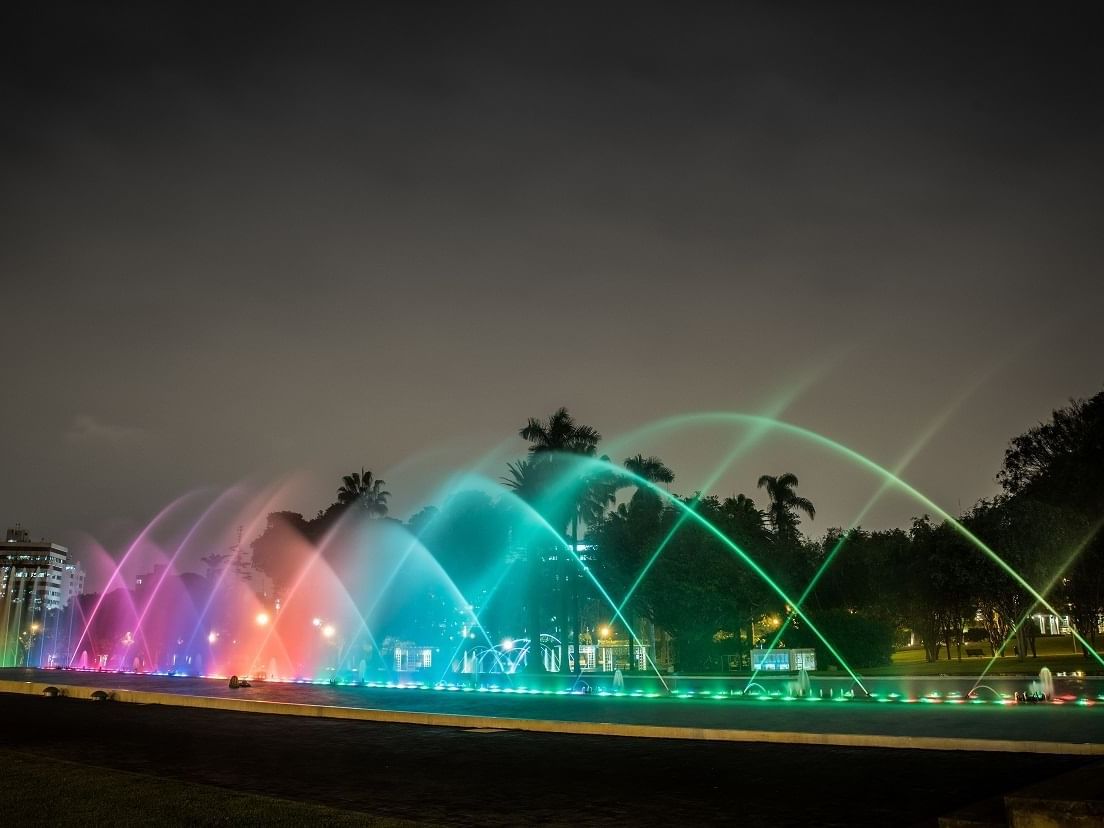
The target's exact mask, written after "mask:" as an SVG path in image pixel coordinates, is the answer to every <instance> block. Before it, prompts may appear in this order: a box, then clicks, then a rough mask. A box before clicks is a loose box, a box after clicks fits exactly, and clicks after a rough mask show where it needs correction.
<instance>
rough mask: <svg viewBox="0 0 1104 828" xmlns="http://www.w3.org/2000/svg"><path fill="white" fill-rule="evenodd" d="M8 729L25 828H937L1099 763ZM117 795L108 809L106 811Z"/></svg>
mask: <svg viewBox="0 0 1104 828" xmlns="http://www.w3.org/2000/svg"><path fill="white" fill-rule="evenodd" d="M0 721H3V722H4V727H3V732H2V742H0V764H2V765H3V767H4V768H5V769H6V773H5V778H6V781H9V782H10V780H11V779H12V778H13V776H12V774H15V775H16V776H18V777H19V778H20V779H22V782H21V783H20V785H23V786H26V787H24V788H23V790H25V791H32V792H33V791H38V792H39V796H33V795H31V796H28V795H23V796H20V797H15V798H14V799H13V798H11V797H10V796H9V795H8V794H5V803H4V811H3V822H4V824H8V825H32V824H54V819H55V818H59V817H60V818H62V822H63V824H77V823H78V822H80V823H81V824H84V825H93V824H102V823H103V822H107V821H110V822H112V823H113V824H128V823H129V824H143V823H145V824H149V823H151V822H158V823H161V824H189V825H196V824H238V825H241V824H262V823H265V824H279V823H282V824H289V825H290V824H298V825H307V824H356V823H357V822H359V821H360V820H361V819H363V820H364V821H365V822H366V823H368V824H378V823H379V822H381V821H382V822H383V823H384V824H393V823H391V820H392V819H394V820H411V821H416V822H422V823H431V824H448V825H455V824H483V825H487V824H490V825H517V824H522V823H542V824H548V823H555V824H564V825H567V824H572V825H599V824H633V825H639V824H665V825H688V824H699V825H700V824H720V823H728V824H741V825H772V826H778V825H879V826H887V825H912V824H934V819H935V818H936V817H937V816H938V815H940V814H945V813H947V812H949V811H951V810H954V809H955V808H957V807H959V806H961V805H964V804H967V803H969V802H972V801H975V800H978V799H982V798H985V797H988V796H992V795H995V794H998V793H1002V792H1006V791H1010V790H1013V789H1016V788H1019V787H1023V786H1024V785H1026V784H1028V783H1030V782H1032V781H1036V780H1038V779H1043V778H1046V777H1049V776H1053V775H1056V774H1059V773H1062V772H1065V771H1067V770H1070V769H1072V768H1075V767H1078V766H1080V765H1084V764H1087V761H1088V760H1086V759H1083V758H1077V757H1056V756H1042V755H1021V754H1002V753H987V754H974V753H953V752H948V753H942V752H930V751H901V750H882V749H846V748H825V747H800V746H770V745H752V744H733V743H708V742H682V741H666V740H644V739H627V738H617V737H592V736H560V735H552V734H535V733H524V732H516V731H470V730H456V729H448V728H437V727H429V726H418V725H394V724H376V723H370V722H352V721H340V720H328V719H318V718H299V717H292V716H264V715H257V714H247V713H229V712H223V711H214V710H192V709H184V708H171V707H161V706H156V705H153V706H141V705H134V704H120V703H113V702H102V703H101V702H90V701H83V700H73V699H61V698H58V699H46V698H40V697H34V696H15V695H0ZM70 763H77V764H70ZM103 769H110V770H103ZM117 771H125V772H129V773H124V774H120V773H117ZM132 774H139V775H138V776H135V775H132ZM50 779H55V780H57V781H58V782H61V783H62V785H61V790H62V791H63V792H64V791H67V793H61V794H60V795H59V793H58V792H57V788H55V787H54V786H53V785H52V784H51V783H50V781H49V780H50ZM33 780H38V782H35V783H34V784H33V785H31V784H30V783H31V781H33ZM182 783H188V784H182ZM197 786H198V787H197ZM231 791H233V792H234V793H231ZM103 798H108V799H109V800H110V802H109V803H108V805H107V806H106V807H100V808H98V809H92V803H96V802H97V801H99V800H101V799H103ZM287 800H293V801H294V802H287ZM166 803H168V804H170V805H172V807H168V808H167V807H166ZM173 803H179V805H174V804H173ZM296 803H301V804H296ZM101 804H102V803H101ZM319 806H326V807H325V808H323V807H319ZM330 809H337V810H330ZM105 811H106V812H107V813H105Z"/></svg>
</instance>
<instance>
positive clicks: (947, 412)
mask: <svg viewBox="0 0 1104 828" xmlns="http://www.w3.org/2000/svg"><path fill="white" fill-rule="evenodd" d="M967 393H968V392H967ZM965 396H966V395H965V394H964V395H963V396H962V397H960V398H959V399H958V400H956V401H955V402H954V403H953V404H952V405H949V406H947V407H946V408H945V409H943V411H942V413H940V415H939V416H938V417H936V418H935V420H934V421H932V423H931V424H930V425H929V426H928V427H927V428H926V429H925V430H924V433H923V434H922V435H920V438H919V439H918V440H917V441H916V442H915V443H913V444H912V447H911V448H910V449H909V450H908V451H907V452H906V453H905V456H904V457H902V458H901V461H900V462H899V463H898V464H897V467H896V468H895V469H894V470H893V474H894V475H895V476H896V475H900V474H901V472H902V471H904V470H905V469H906V468H907V467H908V465H909V463H911V462H912V461H913V459H915V457H916V455H917V454H919V453H920V450H921V449H922V448H924V446H926V445H927V444H928V441H929V440H931V438H932V437H933V436H935V434H936V432H937V431H939V429H940V428H942V427H943V424H944V423H946V422H947V420H948V418H949V417H950V416H951V414H952V413H953V412H954V411H955V409H956V408H958V406H959V404H960V403H961V402H962V399H964V398H965ZM890 485H891V484H890V481H888V480H883V481H882V485H881V486H879V487H878V491H876V492H875V493H874V495H873V496H872V497H871V498H870V499H869V500H868V501H867V502H866V504H865V505H864V506H863V507H862V509H860V510H859V514H858V515H857V516H856V517H855V519H854V520H853V521H852V522H851V527H852V528H854V527H855V526H857V525H859V524H860V523H861V522H862V519H863V518H864V517H866V514H867V512H869V511H870V510H871V509H872V508H873V507H874V504H875V503H877V502H878V500H879V498H881V496H882V494H884V493H885V491H886V489H888V488H890ZM847 539H848V535H847V533H844V534H843V535H842V536H841V537H840V539H839V541H838V542H837V543H836V545H835V546H834V547H833V548H832V551H831V552H829V553H828V557H826V558H825V559H824V562H823V563H822V564H821V565H820V567H819V568H818V569H817V571H816V572H815V573H813V578H812V580H811V581H809V585H808V586H807V587H805V591H804V592H802V593H801V597H800V598H798V599H797V603H798V604H799V605H802V606H804V604H805V599H807V598H808V597H809V595H810V594H811V593H812V591H813V590H814V589H816V585H817V584H818V583H820V579H821V578H822V577H823V576H824V573H825V572H827V571H828V567H829V566H831V565H832V562H833V561H834V560H835V559H836V555H838V554H839V553H840V550H842V549H843V547H844V544H846V543H847ZM792 621H793V615H792V614H790V615H787V616H786V620H785V621H783V622H782V624H781V626H779V628H778V632H776V633H775V634H774V638H773V639H771V643H770V646H768V647H767V652H766V655H765V656H764V657H763V658H764V661H765V660H766V658H767V657H768V656H770V654H771V653H773V652H774V648H775V647H777V646H778V642H779V641H781V640H782V635H783V634H784V633H785V632H786V630H787V629H789V626H790V623H791V622H792ZM759 673H760V669H759V668H756V669H755V670H754V671H753V672H752V674H751V678H750V679H749V680H748V683H747V687H745V688H744V692H745V693H746V692H747V691H748V688H750V687H751V685H752V684H754V683H755V679H756V678H757V677H758V675H759Z"/></svg>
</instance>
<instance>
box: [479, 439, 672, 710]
mask: <svg viewBox="0 0 1104 828" xmlns="http://www.w3.org/2000/svg"><path fill="white" fill-rule="evenodd" d="M567 456H568V457H571V458H575V457H578V455H567ZM599 465H601V466H602V467H603V468H606V467H608V466H609V465H612V464H606V463H601V462H600V461H599ZM613 468H616V467H615V466H614V467H613ZM476 477H477V478H478V476H476ZM484 480H485V482H487V483H492V482H493V481H490V480H486V479H485V478H484ZM494 485H495V486H496V490H497V491H499V492H501V491H502V487H501V485H499V484H494ZM506 496H507V497H510V498H512V499H513V500H514V501H515V502H517V503H518V504H519V505H520V506H521V508H522V509H524V510H525V511H526V512H528V513H529V514H531V515H532V516H533V517H534V518H535V519H536V520H537V522H538V524H539V525H541V526H543V527H544V528H546V529H547V530H548V532H549V534H551V535H552V537H554V538H555V539H556V543H557V544H559V545H560V546H562V547H563V548H564V549H565V550H567V552H568V553H569V554H570V555H571V557H573V558H574V559H575V563H577V564H578V565H579V568H580V569H582V570H583V572H585V573H586V576H587V577H588V578H589V579H590V582H591V583H592V584H594V586H595V587H596V588H597V589H598V591H599V592H600V593H601V594H602V597H603V598H605V599H606V603H608V604H609V605H610V607H612V608H613V612H614V615H616V616H617V617H618V618H620V619H621V623H622V624H624V625H625V629H626V630H628V631H629V635H631V636H632V637H633V638H635V639H636V640H637V641H639V640H640V636H638V635H637V634H636V633H635V632H634V631H633V628H632V627H630V626H629V622H628V620H627V619H626V618H625V616H624V615H622V614H621V611H620V610H619V609H617V604H616V603H614V600H613V598H611V597H610V594H609V593H608V592H606V589H605V587H603V586H602V582H601V581H599V580H598V579H597V578H596V577H595V576H594V573H593V572H591V571H590V567H588V566H587V565H586V564H585V563H583V560H582V558H580V557H579V555H578V553H576V551H575V550H574V549H572V548H571V544H570V543H568V542H567V541H566V540H564V538H563V536H562V535H561V534H560V533H559V531H558V530H557V529H556V527H554V526H553V525H552V524H551V523H549V522H548V521H547V520H545V518H544V516H543V515H542V514H541V513H540V512H538V511H537V510H536V509H535V508H533V506H532V505H531V504H529V503H526V502H525V501H524V500H522V499H521V498H520V497H518V496H517V495H516V494H514V493H513V492H511V491H509V490H507V491H506ZM575 623H576V624H578V623H579V622H578V619H576V621H575ZM533 632H534V633H537V642H536V643H537V658H540V632H539V631H538V630H534V631H533ZM529 641H530V645H529V646H530V647H532V641H533V637H532V636H530V637H529ZM564 652H565V653H566V652H567V650H566V642H565V649H564ZM629 657H630V659H631V657H632V653H631V652H630V653H629ZM575 658H576V659H578V658H579V653H575ZM644 658H646V659H647V660H648V663H649V664H651V665H652V669H653V670H655V674H656V677H657V678H658V679H659V681H660V683H661V684H662V685H663V687H664V689H667V690H669V689H670V688H669V687H667V682H666V681H664V680H663V674H662V673H660V671H659V668H658V667H657V666H656V664H655V662H654V661H653V660H652V659H651V657H650V656H649V655H648V651H647V650H645V651H644ZM563 666H564V669H566V668H567V665H566V664H565V665H563Z"/></svg>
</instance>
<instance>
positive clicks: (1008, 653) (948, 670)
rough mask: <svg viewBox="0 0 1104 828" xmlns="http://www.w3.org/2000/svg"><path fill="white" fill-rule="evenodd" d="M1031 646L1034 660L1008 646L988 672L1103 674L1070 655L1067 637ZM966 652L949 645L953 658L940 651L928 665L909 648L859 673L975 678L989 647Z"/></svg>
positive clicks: (1087, 661) (1094, 665)
mask: <svg viewBox="0 0 1104 828" xmlns="http://www.w3.org/2000/svg"><path fill="white" fill-rule="evenodd" d="M1035 647H1036V650H1037V652H1038V654H1039V655H1038V658H1033V657H1031V656H1028V657H1027V658H1023V659H1021V658H1019V657H1017V656H1016V655H1014V654H1013V649H1012V645H1009V646H1008V649H1007V650H1005V655H1003V656H1001V657H1000V658H998V659H997V662H996V664H994V665H993V667H992V669H991V670H990V671H989V672H990V674H991V675H1001V674H1017V675H1035V674H1037V673H1038V672H1039V670H1041V669H1042V668H1043V667H1049V668H1050V669H1051V671H1052V672H1055V673H1068V672H1082V673H1085V674H1086V675H1097V676H1098V675H1104V667H1101V665H1100V663H1099V662H1097V661H1095V660H1093V659H1087V658H1085V657H1084V656H1083V655H1081V653H1080V652H1078V653H1074V652H1073V639H1072V638H1070V636H1067V635H1058V636H1046V637H1039V638H1037V639H1036V640H1035ZM966 649H967V648H966V647H963V648H962V652H963V656H962V660H961V661H960V660H959V659H958V658H957V655H958V649H957V648H956V647H954V646H952V647H951V652H952V653H953V654H954V655H955V658H952V659H951V660H950V661H948V660H947V657H946V656H947V651H946V649H943V650H941V651H940V655H941V656H942V657H941V658H940V660H939V661H935V662H931V663H928V662H927V661H925V660H924V650H923V648H922V647H911V648H909V649H907V650H898V651H897V652H896V653H894V654H893V663H892V664H890V665H888V666H885V667H870V668H867V669H865V670H861V671H860V672H861V673H862V674H863V675H864V676H897V675H913V676H935V675H942V674H946V675H952V676H962V675H968V676H976V675H978V674H979V673H980V672H981V671H982V670H984V669H985V666H986V665H987V664H988V663H989V660H990V659H991V658H992V654H991V652H990V650H989V645H988V644H984V643H970V644H969V649H971V650H973V649H981V650H982V651H983V652H984V653H985V655H984V656H967V655H965V652H966Z"/></svg>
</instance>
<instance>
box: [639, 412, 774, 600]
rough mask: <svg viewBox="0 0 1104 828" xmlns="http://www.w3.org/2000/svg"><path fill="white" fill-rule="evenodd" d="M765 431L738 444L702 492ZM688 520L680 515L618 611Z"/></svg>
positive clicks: (758, 430) (704, 485) (752, 433)
mask: <svg viewBox="0 0 1104 828" xmlns="http://www.w3.org/2000/svg"><path fill="white" fill-rule="evenodd" d="M763 431H765V429H754V430H753V431H752V432H751V433H750V434H749V435H748V436H747V437H745V438H744V439H743V440H741V441H740V442H738V443H737V444H736V446H735V447H734V448H733V449H732V451H731V452H729V454H728V456H727V457H725V459H724V460H723V461H721V464H720V465H719V466H717V468H716V470H715V471H714V472H713V474H712V476H711V477H710V478H709V479H708V480H707V481H705V483H704V484H703V485H702V487H701V491H702V492H705V491H708V490H709V489H710V488H711V487H712V486H713V484H714V483H716V482H717V481H718V480H719V479H720V478H721V476H722V475H723V474H724V473H725V471H726V470H727V469H728V467H729V466H731V465H732V464H733V462H735V460H736V458H737V457H739V456H740V455H741V454H743V453H744V452H745V451H747V449H748V448H749V447H750V446H752V445H754V444H755V443H756V442H758V438H759V435H760V434H761V433H762V432H763ZM688 519H689V518H688V517H687V515H686V513H685V512H684V513H683V514H681V515H679V518H678V520H677V521H675V525H674V526H672V527H671V531H670V532H668V533H667V536H666V537H665V538H664V539H663V540H662V541H661V542H660V544H659V546H657V547H656V550H655V552H653V553H652V556H651V557H650V558H649V559H648V562H647V563H646V564H644V568H643V569H641V570H640V574H639V575H637V576H636V580H635V581H633V583H632V586H630V587H629V590H628V592H626V593H625V597H624V598H622V599H621V603H620V604H619V605H618V606H617V609H618V611H620V610H623V609H624V608H625V605H626V604H628V603H629V600H630V599H631V598H632V597H633V595H634V594H635V593H636V590H637V588H639V586H640V584H641V583H643V581H644V578H645V576H647V574H648V572H649V571H650V570H651V568H652V566H654V565H655V562H656V561H657V560H659V556H660V555H662V554H663V550H665V549H666V548H667V546H668V544H670V543H671V541H672V540H674V537H675V535H677V534H678V531H679V530H680V529H681V528H682V526H683V524H685V523H686V521H687V520H688Z"/></svg>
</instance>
